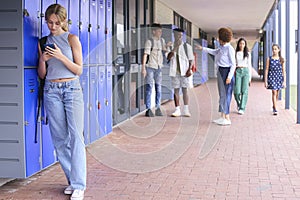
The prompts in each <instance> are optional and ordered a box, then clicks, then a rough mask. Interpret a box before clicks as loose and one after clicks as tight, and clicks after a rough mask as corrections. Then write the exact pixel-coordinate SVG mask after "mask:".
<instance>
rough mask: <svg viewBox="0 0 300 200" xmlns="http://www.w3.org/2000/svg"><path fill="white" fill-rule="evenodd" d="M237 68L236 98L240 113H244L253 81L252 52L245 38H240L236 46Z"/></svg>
mask: <svg viewBox="0 0 300 200" xmlns="http://www.w3.org/2000/svg"><path fill="white" fill-rule="evenodd" d="M235 57H236V70H235V86H234V98H235V101H236V103H237V108H238V113H239V114H241V115H243V114H244V112H245V109H246V104H247V100H248V88H249V85H250V82H251V69H252V65H251V54H250V52H249V50H248V47H247V41H246V40H245V39H244V38H240V39H239V40H238V43H237V46H236V54H235Z"/></svg>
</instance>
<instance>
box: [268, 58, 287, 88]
mask: <svg viewBox="0 0 300 200" xmlns="http://www.w3.org/2000/svg"><path fill="white" fill-rule="evenodd" d="M269 64H270V58H267V61H266V69H265V87H266V88H268V73H269ZM282 69H283V68H282Z"/></svg>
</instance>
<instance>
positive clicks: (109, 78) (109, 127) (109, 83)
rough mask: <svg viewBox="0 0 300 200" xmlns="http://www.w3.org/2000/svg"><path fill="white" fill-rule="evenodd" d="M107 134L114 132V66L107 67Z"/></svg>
mask: <svg viewBox="0 0 300 200" xmlns="http://www.w3.org/2000/svg"><path fill="white" fill-rule="evenodd" d="M105 78H106V80H105V82H106V88H105V90H106V91H105V94H106V100H105V127H106V132H105V134H109V133H110V132H112V66H111V65H108V66H106V77H105Z"/></svg>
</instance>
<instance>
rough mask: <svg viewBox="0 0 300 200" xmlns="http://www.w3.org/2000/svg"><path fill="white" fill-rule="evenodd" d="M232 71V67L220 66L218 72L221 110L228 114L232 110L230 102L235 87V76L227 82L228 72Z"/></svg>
mask: <svg viewBox="0 0 300 200" xmlns="http://www.w3.org/2000/svg"><path fill="white" fill-rule="evenodd" d="M229 71H230V67H219V70H218V73H217V79H218V90H219V97H220V99H219V112H221V113H224V114H225V115H228V114H229V112H230V102H231V98H232V91H233V87H234V76H233V77H232V79H231V82H230V83H229V84H226V79H227V76H228V73H229Z"/></svg>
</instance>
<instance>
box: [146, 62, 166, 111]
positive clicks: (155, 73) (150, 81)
mask: <svg viewBox="0 0 300 200" xmlns="http://www.w3.org/2000/svg"><path fill="white" fill-rule="evenodd" d="M146 71H147V75H146V77H145V82H146V102H145V103H146V109H150V108H151V94H152V88H153V85H154V83H155V106H156V108H159V107H160V99H161V82H162V72H161V68H160V67H159V68H158V69H154V68H151V67H146Z"/></svg>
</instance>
